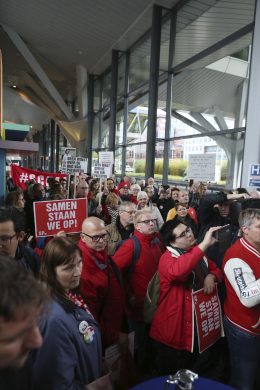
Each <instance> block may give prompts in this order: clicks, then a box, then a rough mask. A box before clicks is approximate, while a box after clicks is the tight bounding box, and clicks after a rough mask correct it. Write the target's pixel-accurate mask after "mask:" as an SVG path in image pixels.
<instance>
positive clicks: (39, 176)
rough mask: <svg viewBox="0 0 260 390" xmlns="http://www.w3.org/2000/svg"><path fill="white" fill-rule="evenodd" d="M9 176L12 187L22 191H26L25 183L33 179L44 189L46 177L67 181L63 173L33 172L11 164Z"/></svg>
mask: <svg viewBox="0 0 260 390" xmlns="http://www.w3.org/2000/svg"><path fill="white" fill-rule="evenodd" d="M11 176H12V180H13V183H14V185H15V186H18V187H21V188H22V189H23V190H27V186H26V182H27V181H28V180H30V179H35V181H36V182H37V183H41V184H42V185H43V186H44V187H46V185H47V179H48V177H54V178H55V179H57V180H59V179H62V178H64V179H67V177H68V175H67V174H65V173H49V172H41V171H35V170H33V169H29V168H24V167H20V166H19V165H15V164H11Z"/></svg>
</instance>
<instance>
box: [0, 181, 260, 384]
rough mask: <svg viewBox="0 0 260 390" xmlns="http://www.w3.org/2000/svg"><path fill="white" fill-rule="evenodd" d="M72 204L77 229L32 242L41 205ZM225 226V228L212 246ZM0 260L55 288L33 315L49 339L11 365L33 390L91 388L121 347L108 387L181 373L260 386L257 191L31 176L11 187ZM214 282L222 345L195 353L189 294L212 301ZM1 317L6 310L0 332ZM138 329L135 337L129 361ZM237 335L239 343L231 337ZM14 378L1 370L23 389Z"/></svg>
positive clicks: (0, 226) (0, 213)
mask: <svg viewBox="0 0 260 390" xmlns="http://www.w3.org/2000/svg"><path fill="white" fill-rule="evenodd" d="M67 198H87V199H88V216H87V218H86V219H85V220H84V222H83V225H82V229H81V233H80V234H74V235H70V236H67V235H66V234H65V233H64V232H59V233H58V235H57V236H55V237H35V227H34V214H33V210H34V209H33V204H34V202H38V201H43V200H62V199H67ZM223 226H227V229H226V231H225V232H224V233H223V236H222V237H220V236H219V237H218V238H216V235H215V233H216V231H218V230H220V227H223ZM0 255H2V256H9V257H11V258H12V259H15V260H16V263H17V264H18V265H19V267H21V268H23V269H25V270H26V271H28V272H29V273H30V274H32V275H33V276H34V277H35V278H36V279H40V280H41V281H43V282H44V283H45V284H46V286H48V300H49V304H48V310H38V312H37V313H35V316H34V320H35V318H37V324H38V325H37V326H39V331H40V334H41V337H42V340H41V342H39V341H38V344H37V342H34V343H33V342H32V343H31V346H30V343H28V344H29V345H28V346H27V347H26V351H24V352H23V355H22V356H23V357H24V356H25V357H26V358H27V360H26V358H25V359H24V360H26V363H25V362H24V360H22V358H21V357H20V360H19V364H17V363H16V364H14V365H13V366H15V367H17V366H18V367H20V366H24V364H25V365H26V366H25V367H24V368H23V379H22V380H25V379H24V378H25V377H26V381H27V382H26V383H28V385H27V386H28V387H26V388H28V389H30V388H32V389H33V388H35V389H83V388H87V387H86V386H87V385H88V384H89V383H91V382H93V381H95V380H98V379H99V378H104V374H105V373H106V372H107V371H109V370H107V371H106V370H105V369H104V366H103V365H102V356H105V354H106V351H107V349H108V348H109V347H111V346H113V345H115V344H116V345H118V346H119V350H120V356H121V373H120V375H119V377H116V376H114V377H113V374H112V383H113V386H114V387H115V388H118V389H127V388H130V387H131V386H132V385H133V384H134V383H136V382H138V381H141V380H144V379H146V378H150V377H153V376H159V375H167V374H173V373H175V372H176V371H177V370H179V369H182V368H188V369H191V370H193V371H195V372H198V373H199V374H200V375H202V376H205V377H208V378H211V379H215V380H218V381H221V382H224V383H229V381H230V383H231V385H233V386H234V387H235V388H238V389H241V390H253V389H257V388H259V387H257V386H259V382H257V381H259V378H257V374H258V373H257V367H258V366H259V363H260V348H259V347H260V344H259V343H260V263H259V259H260V196H259V193H258V192H257V191H253V192H251V193H248V192H247V190H246V189H242V188H238V189H236V190H234V191H220V192H215V193H214V192H208V191H207V184H206V183H203V182H198V183H190V184H189V185H187V188H185V189H184V188H178V187H176V186H174V187H172V186H169V185H159V186H157V185H156V184H155V181H154V179H153V178H152V177H151V178H149V179H148V180H147V183H145V182H144V180H141V181H140V182H139V183H137V182H136V180H135V178H133V177H128V176H124V177H123V178H122V179H121V180H120V181H119V182H117V181H116V178H114V177H111V178H107V179H106V180H103V182H102V183H100V181H99V179H96V178H93V177H91V176H88V175H82V176H80V177H78V178H77V182H76V183H67V181H66V180H65V179H62V180H60V181H56V180H55V179H52V178H50V179H48V185H47V187H46V188H44V186H43V185H42V184H40V183H35V182H34V181H33V180H31V181H29V182H28V183H27V190H26V191H22V189H21V188H19V187H14V186H13V185H12V183H11V182H9V192H8V194H7V196H6V200H5V207H4V208H2V209H1V210H0ZM2 261H3V260H2ZM156 272H158V274H159V278H160V295H159V300H158V307H157V310H156V312H155V315H154V317H153V320H152V322H151V323H149V324H147V322H145V320H144V316H143V306H144V301H145V297H146V292H147V287H148V284H149V282H150V280H151V279H152V278H153V276H154V275H155V273H156ZM216 284H218V291H219V297H220V301H221V305H222V309H223V315H224V316H225V317H224V328H225V334H226V337H225V338H221V339H220V340H218V341H217V342H216V343H215V344H214V345H213V346H212V347H210V348H209V349H207V350H206V351H205V352H203V353H200V352H199V347H198V335H197V330H196V320H195V319H194V309H193V304H192V295H191V293H192V291H196V290H199V289H204V293H205V294H211V293H212V291H213V289H214V286H215V285H216ZM46 294H47V292H46ZM46 296H47V295H46ZM21 299H23V297H22V298H21ZM24 299H25V298H24ZM232 302H233V303H234V304H235V305H236V306H235V308H234V304H232ZM17 305H18V304H17ZM15 315H16V314H15V313H14V314H13V313H12V315H11V316H10V318H9V317H7V319H6V321H7V322H8V321H11V320H12V319H13V318H15ZM2 317H4V318H5V314H3V313H2V308H1V311H0V327H1V318H2ZM38 317H39V318H40V321H39V322H38ZM19 320H20V319H19ZM131 332H134V334H135V339H134V354H133V355H131V353H130V350H129V345H130V341H129V334H130V333H131ZM38 337H40V336H38ZM238 337H239V340H240V341H241V342H240V341H239V342H236V341H235V340H236V338H238ZM243 340H244V341H243ZM0 346H1V337H0ZM30 350H32V351H31V352H30ZM0 357H1V352H0ZM11 366H12V364H11ZM6 368H8V369H6ZM25 368H26V374H24V371H25ZM109 369H111V367H109ZM239 373H240V374H239ZM105 377H106V376H105ZM109 380H110V379H109ZM18 382H19V383H21V379H20V377H18V378H17V377H16V376H15V375H10V373H9V367H8V366H7V367H6V366H5V365H4V364H2V365H1V364H0V385H1V386H2V383H5V384H10V387H6V388H18V387H11V386H15V385H16V384H17V383H18ZM1 386H0V387H1ZM254 386H256V387H254ZM1 388H2V387H1ZM3 388H4V387H3ZM107 388H109V387H107Z"/></svg>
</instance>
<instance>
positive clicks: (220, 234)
mask: <svg viewBox="0 0 260 390" xmlns="http://www.w3.org/2000/svg"><path fill="white" fill-rule="evenodd" d="M230 235H231V225H230V224H227V225H224V226H222V228H220V229H219V230H216V231H215V232H214V233H213V234H212V236H213V237H214V238H215V239H216V240H217V241H224V240H225V239H226V238H227V237H228V236H230Z"/></svg>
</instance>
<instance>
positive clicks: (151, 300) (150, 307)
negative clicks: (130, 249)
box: [143, 271, 160, 324]
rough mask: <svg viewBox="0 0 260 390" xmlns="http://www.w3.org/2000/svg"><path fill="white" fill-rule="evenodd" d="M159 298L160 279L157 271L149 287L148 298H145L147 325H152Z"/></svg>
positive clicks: (144, 315) (144, 317)
mask: <svg viewBox="0 0 260 390" xmlns="http://www.w3.org/2000/svg"><path fill="white" fill-rule="evenodd" d="M159 296H160V277H159V273H158V271H156V272H155V274H154V275H153V277H152V279H151V280H150V282H149V284H148V286H147V290H146V296H145V298H144V307H143V319H144V322H145V323H146V324H151V322H152V320H153V317H154V314H155V311H156V309H157V306H158V300H159Z"/></svg>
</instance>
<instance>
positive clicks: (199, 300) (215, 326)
mask: <svg viewBox="0 0 260 390" xmlns="http://www.w3.org/2000/svg"><path fill="white" fill-rule="evenodd" d="M192 295H193V302H194V306H195V314H196V320H197V332H198V341H199V351H200V353H201V352H203V351H205V350H206V349H207V348H209V347H210V346H211V345H213V344H214V343H215V342H216V341H217V340H218V339H219V338H220V337H222V336H223V335H224V333H223V325H222V313H221V306H220V302H219V298H218V290H217V286H216V285H215V288H214V290H213V292H212V293H211V294H209V295H206V294H205V293H204V291H203V289H201V290H198V291H195V292H193V293H192Z"/></svg>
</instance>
